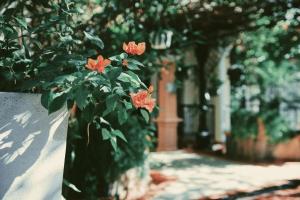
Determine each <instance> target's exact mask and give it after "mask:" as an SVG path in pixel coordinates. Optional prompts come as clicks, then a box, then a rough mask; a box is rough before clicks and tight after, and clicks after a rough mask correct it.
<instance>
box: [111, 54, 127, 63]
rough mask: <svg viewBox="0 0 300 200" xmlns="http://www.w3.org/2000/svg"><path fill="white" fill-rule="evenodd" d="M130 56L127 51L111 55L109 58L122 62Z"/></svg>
mask: <svg viewBox="0 0 300 200" xmlns="http://www.w3.org/2000/svg"><path fill="white" fill-rule="evenodd" d="M127 57H128V54H127V53H121V54H120V55H116V56H111V57H109V60H111V61H118V62H122V60H123V59H126V58H127Z"/></svg>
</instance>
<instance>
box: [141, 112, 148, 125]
mask: <svg viewBox="0 0 300 200" xmlns="http://www.w3.org/2000/svg"><path fill="white" fill-rule="evenodd" d="M140 112H141V114H142V116H143V118H144V119H145V121H146V122H147V123H148V122H149V119H150V116H149V113H148V111H146V110H144V109H140Z"/></svg>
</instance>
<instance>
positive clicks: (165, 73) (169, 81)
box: [156, 61, 181, 151]
mask: <svg viewBox="0 0 300 200" xmlns="http://www.w3.org/2000/svg"><path fill="white" fill-rule="evenodd" d="M163 65H164V67H163V68H162V70H161V79H160V81H159V84H158V85H159V86H158V102H159V108H160V112H159V116H158V118H157V119H156V122H157V126H158V147H157V151H172V150H176V149H177V125H178V122H180V121H181V119H179V118H178V117H177V97H176V88H175V85H174V80H175V63H172V62H169V61H164V62H163Z"/></svg>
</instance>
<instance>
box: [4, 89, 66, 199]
mask: <svg viewBox="0 0 300 200" xmlns="http://www.w3.org/2000/svg"><path fill="white" fill-rule="evenodd" d="M40 97H41V96H40V95H38V94H25V93H5V92H0V180H1V181H0V199H3V200H13V199H22V200H47V199H51V200H52V199H55V200H56V199H61V196H62V195H61V187H62V179H63V168H64V158H65V149H66V134H67V122H68V112H67V109H66V108H63V109H61V110H60V111H57V112H55V113H53V114H51V115H50V116H48V111H47V110H46V109H45V108H43V107H42V105H41V103H40Z"/></svg>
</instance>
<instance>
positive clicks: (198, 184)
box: [150, 151, 300, 200]
mask: <svg viewBox="0 0 300 200" xmlns="http://www.w3.org/2000/svg"><path fill="white" fill-rule="evenodd" d="M150 165H151V168H152V169H155V170H158V171H160V172H161V173H162V174H164V175H167V176H175V177H176V178H177V180H176V181H172V182H170V183H169V184H167V185H166V186H165V187H164V188H163V189H162V190H160V191H159V192H158V193H157V194H156V195H155V197H154V198H153V199H155V200H160V199H173V200H185V199H187V200H189V199H199V198H201V197H205V196H211V195H218V194H224V193H226V192H228V191H232V190H243V191H251V190H257V189H260V188H261V187H264V186H266V185H269V184H274V183H275V184H276V183H279V182H281V181H284V180H291V179H300V162H286V163H284V164H282V165H275V164H270V165H252V164H241V163H237V162H231V161H226V160H222V159H218V158H213V157H209V156H203V155H197V154H195V153H187V152H184V151H174V152H163V153H152V154H151V155H150Z"/></svg>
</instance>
